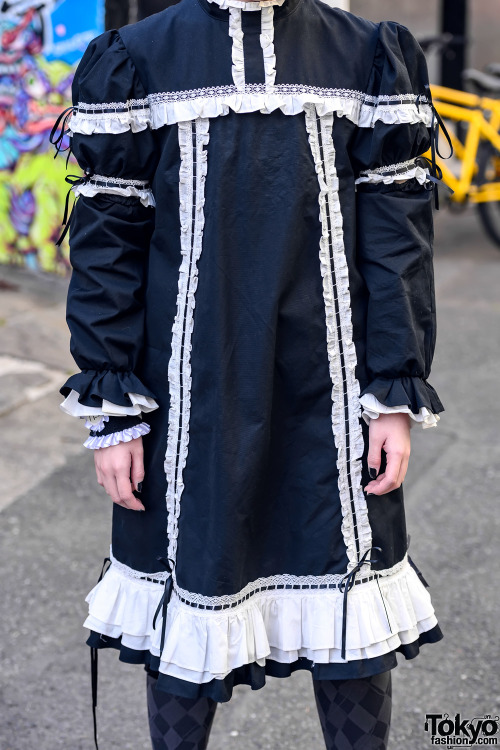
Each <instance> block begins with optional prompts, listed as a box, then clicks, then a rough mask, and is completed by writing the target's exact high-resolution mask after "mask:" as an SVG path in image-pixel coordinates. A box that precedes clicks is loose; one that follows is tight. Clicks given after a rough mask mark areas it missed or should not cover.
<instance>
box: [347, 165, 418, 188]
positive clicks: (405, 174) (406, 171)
mask: <svg viewBox="0 0 500 750" xmlns="http://www.w3.org/2000/svg"><path fill="white" fill-rule="evenodd" d="M413 177H415V178H416V179H417V181H418V182H419V183H420V185H423V184H424V183H425V182H427V181H428V178H429V170H428V169H426V168H424V167H422V166H420V165H419V164H416V163H415V159H410V160H409V161H405V162H401V163H400V164H389V165H388V166H387V167H376V168H375V169H365V170H363V171H362V172H360V176H359V177H358V179H357V180H356V181H355V184H356V185H359V184H361V183H363V182H368V183H372V184H378V183H380V182H383V183H384V185H389V184H391V183H393V182H397V181H398V180H409V179H411V178H413Z"/></svg>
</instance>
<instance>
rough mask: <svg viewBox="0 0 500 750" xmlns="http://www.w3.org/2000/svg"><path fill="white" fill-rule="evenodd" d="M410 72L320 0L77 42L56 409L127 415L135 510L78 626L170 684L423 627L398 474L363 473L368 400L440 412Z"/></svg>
mask: <svg viewBox="0 0 500 750" xmlns="http://www.w3.org/2000/svg"><path fill="white" fill-rule="evenodd" d="M426 85H427V70H426V65H425V60H424V57H423V54H422V51H421V49H420V47H419V46H418V44H417V43H416V41H415V40H414V38H413V36H412V35H411V34H410V32H409V31H408V30H407V29H406V28H405V27H403V26H400V25H398V24H396V23H389V22H387V23H381V24H374V23H371V22H369V21H366V20H364V19H361V18H358V17H356V16H354V15H352V14H349V13H346V12H343V11H340V10H338V9H332V8H331V7H329V6H327V5H326V4H324V3H322V2H320V0H263V1H262V2H260V3H259V2H256V3H252V4H245V3H244V2H240V0H182V2H181V3H180V4H178V5H176V6H174V7H171V8H169V9H168V10H165V11H164V12H162V13H159V14H158V15H155V16H152V17H150V18H148V19H146V20H145V21H142V22H140V23H138V24H135V25H132V26H128V27H125V28H123V29H121V30H120V31H110V32H106V33H105V34H103V35H102V36H100V37H98V38H97V39H95V40H94V41H93V42H92V43H91V44H90V45H89V47H88V49H87V51H86V53H85V55H84V57H83V59H82V61H81V63H80V66H79V68H78V70H77V73H76V77H75V81H74V89H73V94H74V102H73V103H74V111H73V113H72V117H71V120H70V131H71V143H72V149H73V152H74V154H75V156H76V158H77V160H78V162H79V164H80V166H81V167H82V169H83V170H84V175H83V177H82V178H81V179H79V180H78V181H77V182H76V184H75V185H74V188H73V190H74V192H75V193H76V195H77V196H79V198H78V200H77V202H76V207H75V210H74V213H73V216H72V219H71V230H70V232H71V234H70V246H71V263H72V267H73V274H72V278H71V283H70V287H69V293H68V305H67V319H68V324H69V327H70V330H71V351H72V354H73V356H74V358H75V360H76V362H77V364H78V366H79V368H80V369H81V372H79V373H77V374H75V375H72V376H71V377H70V378H69V379H68V381H67V382H66V383H65V384H64V386H63V387H62V388H61V393H62V394H63V395H64V396H65V400H64V402H63V403H62V408H63V409H64V410H65V411H66V412H68V413H70V414H73V415H75V416H77V417H85V418H86V419H87V424H88V425H89V426H90V427H91V433H90V436H89V439H88V441H87V445H88V446H89V447H92V448H99V446H106V445H110V444H114V443H116V442H118V441H120V440H125V441H126V440H130V439H132V438H133V437H136V436H138V435H141V434H142V435H144V438H143V445H144V460H145V479H144V482H143V488H142V494H141V499H142V501H143V503H144V505H145V508H146V510H145V512H134V511H131V510H127V509H125V508H123V507H120V506H118V505H114V506H113V528H112V548H111V565H110V567H109V568H108V570H107V572H106V573H105V575H104V576H103V577H102V579H101V580H100V581H99V583H98V584H97V585H96V586H95V588H94V589H93V590H92V591H91V592H90V594H89V596H88V598H87V601H88V603H89V616H88V618H87V620H86V621H85V625H86V627H88V628H89V629H90V630H91V631H92V633H91V636H90V639H89V641H88V642H89V644H90V645H91V646H93V647H116V648H119V649H120V651H121V659H122V660H124V661H129V662H133V663H143V664H145V665H146V666H147V667H148V668H149V669H151V670H153V671H157V672H159V687H160V688H162V689H164V690H167V691H170V692H172V693H176V694H178V695H184V696H189V697H196V696H199V695H205V696H211V697H212V698H214V699H215V700H217V701H226V700H229V699H230V697H231V694H232V689H233V686H234V685H235V684H239V683H245V684H249V685H251V686H252V688H253V689H257V688H260V687H262V686H263V685H264V684H265V675H266V674H269V675H275V676H281V677H284V676H287V675H290V674H291V673H292V672H293V671H294V670H296V669H300V668H306V669H309V670H310V671H311V672H312V675H313V677H314V678H315V679H337V678H357V677H364V676H368V675H371V674H376V673H379V672H383V671H385V670H388V669H391V668H393V667H394V666H395V665H396V664H397V659H396V654H397V652H400V653H401V654H403V655H404V656H405V657H406V658H412V657H414V656H415V655H416V654H417V653H418V651H419V646H420V645H421V644H423V643H426V642H435V641H438V640H440V638H441V637H442V635H441V631H440V629H439V626H438V624H437V620H436V617H435V614H434V609H433V606H432V604H431V600H430V596H429V593H428V591H427V589H426V585H425V581H424V580H423V578H422V576H421V574H420V573H419V571H418V570H417V568H416V567H415V566H414V564H413V563H412V562H411V561H410V559H409V558H408V553H407V532H406V526H405V516H404V506H403V490H402V489H401V488H400V489H396V490H394V491H392V492H389V493H387V494H386V495H383V496H367V495H366V494H365V492H364V491H363V487H364V486H365V485H366V484H367V483H368V481H369V477H368V471H367V464H366V454H367V448H368V427H367V422H368V421H369V419H370V418H377V416H378V414H380V413H381V412H390V411H406V412H408V413H410V414H411V417H412V419H413V420H414V422H421V423H422V424H423V425H424V426H430V425H433V424H435V423H436V421H437V420H438V419H439V417H438V416H437V415H438V414H439V412H441V411H442V409H443V407H442V405H441V403H440V401H439V398H438V397H437V395H436V393H435V391H434V390H433V388H432V387H431V386H430V385H429V384H428V382H427V380H426V379H427V377H428V375H429V370H430V366H431V360H432V356H433V350H434V344H435V309H434V286H433V269H432V237H433V228H432V226H433V224H432V197H433V191H432V188H433V183H432V181H431V180H430V176H429V170H428V169H427V168H426V162H425V161H424V160H422V159H420V158H417V157H420V155H421V154H423V153H424V152H425V151H426V150H427V149H428V147H429V143H430V140H431V133H432V132H433V131H432V129H431V122H432V112H433V110H432V103H431V102H430V100H429V97H428V95H427V94H426V88H425V87H426ZM383 468H384V466H382V470H383ZM96 567H98V561H96Z"/></svg>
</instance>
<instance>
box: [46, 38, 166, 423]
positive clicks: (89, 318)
mask: <svg viewBox="0 0 500 750" xmlns="http://www.w3.org/2000/svg"><path fill="white" fill-rule="evenodd" d="M145 99H146V93H145V91H144V89H143V87H142V84H141V81H140V80H139V78H138V76H137V73H136V71H135V69H134V66H133V63H132V61H131V59H130V57H129V55H128V53H127V50H126V48H125V46H124V44H123V41H122V39H121V37H120V35H119V33H118V32H117V31H110V32H106V33H105V34H102V35H101V36H100V37H98V38H97V39H95V40H94V41H93V42H91V44H90V45H89V47H88V49H87V51H86V53H85V55H84V57H83V58H82V60H81V62H80V65H79V67H78V69H77V71H76V75H75V78H74V83H73V105H74V106H75V107H77V108H78V109H77V111H76V112H75V113H74V114H73V117H72V121H73V118H74V122H75V123H78V125H76V124H75V131H74V132H73V133H72V137H71V147H72V151H73V153H74V155H75V157H76V159H77V161H78V164H79V166H80V167H81V168H82V170H84V171H85V170H89V171H90V173H91V176H94V175H97V176H102V177H106V178H109V179H110V180H113V179H115V180H116V179H117V180H118V183H117V185H118V188H119V189H118V193H120V186H124V187H126V185H127V184H129V182H130V181H132V183H133V184H136V185H137V184H138V182H141V183H143V184H141V187H143V188H144V189H145V190H147V189H148V188H149V186H150V185H151V182H152V180H153V177H154V173H155V169H156V163H157V149H156V148H155V140H154V135H153V133H152V131H151V130H150V128H149V127H148V126H147V123H144V122H140V121H139V120H138V119H137V118H135V119H134V118H131V117H130V112H129V111H128V109H127V108H130V107H131V106H135V107H136V108H137V107H138V106H140V105H138V104H137V102H141V101H145ZM108 105H110V106H108ZM116 111H118V112H120V113H121V114H120V116H119V117H118V118H117V117H114V118H113V117H112V116H111V115H110V113H111V114H112V113H113V112H116ZM82 113H83V114H82ZM89 113H90V114H89ZM70 128H71V122H70ZM134 181H135V182H134ZM100 184H101V185H102V184H103V183H102V181H101V182H100ZM104 185H106V183H104ZM153 205H154V201H153ZM154 220H155V210H154V208H153V207H152V205H145V202H144V201H141V199H140V197H136V196H135V195H133V196H127V195H124V194H110V193H109V192H106V191H102V190H101V189H99V190H98V191H97V192H96V193H95V194H94V195H92V196H88V195H80V197H79V198H78V199H77V201H76V204H75V208H74V212H73V216H72V219H71V225H70V263H71V266H72V275H71V280H70V284H69V290H68V297H67V315H66V319H67V322H68V326H69V329H70V333H71V344H70V348H71V353H72V355H73V358H74V359H75V362H76V364H77V365H78V367H79V368H80V372H79V373H77V374H75V375H72V376H71V377H70V378H69V379H68V380H67V381H66V383H65V384H64V385H63V386H62V388H61V389H60V392H61V393H62V394H63V395H64V396H68V395H69V394H70V393H71V391H76V392H77V393H78V394H79V395H78V402H79V404H81V405H83V406H88V407H92V408H97V409H100V410H101V409H102V408H103V401H107V402H111V403H112V404H114V405H116V406H119V407H122V408H126V409H127V410H128V412H129V414H130V413H131V412H134V410H135V412H137V410H138V407H137V405H135V406H134V403H133V402H132V400H131V399H130V396H129V395H128V394H130V393H132V394H139V395H140V396H141V397H142V402H146V403H148V400H149V405H146V406H145V407H144V408H143V406H141V407H140V408H141V409H142V410H143V411H150V410H151V408H156V403H155V402H154V398H155V395H154V393H152V392H151V390H150V389H149V388H148V387H147V384H145V383H142V382H141V381H140V380H139V378H138V377H137V376H136V374H135V370H136V368H137V364H138V362H139V360H140V357H141V351H142V346H143V338H144V289H145V274H146V269H147V257H148V250H149V244H150V240H151V235H152V232H153V229H154ZM151 399H152V400H153V402H152V403H151V401H150V400H151ZM103 413H106V411H104V412H103ZM121 413H122V412H121V411H120V414H121ZM123 413H124V414H125V413H126V412H125V411H124V409H123Z"/></svg>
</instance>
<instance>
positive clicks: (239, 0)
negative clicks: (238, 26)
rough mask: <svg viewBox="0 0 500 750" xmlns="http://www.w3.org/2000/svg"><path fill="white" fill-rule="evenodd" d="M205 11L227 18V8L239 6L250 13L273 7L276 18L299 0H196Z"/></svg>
mask: <svg viewBox="0 0 500 750" xmlns="http://www.w3.org/2000/svg"><path fill="white" fill-rule="evenodd" d="M198 2H199V3H200V5H201V6H202V7H203V8H204V10H205V11H207V13H209V14H210V15H211V16H214V17H215V18H220V19H223V20H227V19H228V16H229V8H239V9H240V10H241V11H243V12H252V11H253V13H252V15H253V14H254V13H255V12H256V11H257V12H258V11H260V10H262V8H269V7H273V8H274V13H275V17H276V18H280V17H281V16H287V15H288V14H289V13H291V12H292V11H293V10H295V8H296V7H297V6H298V5H299V3H300V2H301V0H198Z"/></svg>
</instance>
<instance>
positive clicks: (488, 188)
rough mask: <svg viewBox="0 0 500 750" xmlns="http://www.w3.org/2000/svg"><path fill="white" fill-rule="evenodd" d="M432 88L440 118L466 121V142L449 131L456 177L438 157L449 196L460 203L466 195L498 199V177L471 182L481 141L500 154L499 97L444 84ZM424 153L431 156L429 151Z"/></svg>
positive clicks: (473, 198)
mask: <svg viewBox="0 0 500 750" xmlns="http://www.w3.org/2000/svg"><path fill="white" fill-rule="evenodd" d="M431 92H432V98H433V101H434V106H435V107H436V110H437V111H438V112H439V114H440V115H441V117H442V118H443V119H447V120H454V121H455V122H467V123H468V128H467V135H466V137H465V143H461V141H460V140H459V138H458V137H457V136H456V135H455V134H454V133H453V132H451V133H450V137H451V139H452V143H453V148H454V151H455V155H456V156H457V159H458V160H459V161H460V162H461V169H460V173H459V175H458V177H457V176H456V175H455V174H454V173H453V172H452V171H451V169H450V168H449V167H448V166H447V165H446V164H445V163H444V162H443V160H442V159H439V157H438V158H437V161H438V163H439V166H440V167H441V169H442V172H443V180H444V182H445V183H446V184H447V185H449V187H450V188H451V189H452V190H453V191H454V195H452V196H451V200H452V201H453V202H455V203H463V202H465V201H466V200H467V199H469V200H470V201H471V202H472V203H483V202H487V201H500V181H499V182H486V183H484V184H483V185H473V184H472V181H473V179H474V175H475V174H476V173H477V170H478V164H477V154H478V148H479V144H480V143H481V141H487V142H489V143H491V144H492V146H493V147H494V148H495V149H496V151H497V152H498V153H499V154H500V133H499V129H500V100H496V99H490V98H489V97H481V96H476V95H475V94H469V93H467V92H465V91H457V90H455V89H449V88H445V87H444V86H431ZM426 156H428V157H430V152H427V154H426ZM499 158H500V157H499Z"/></svg>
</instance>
